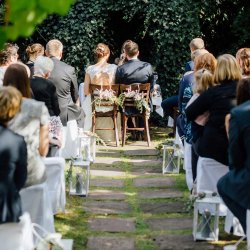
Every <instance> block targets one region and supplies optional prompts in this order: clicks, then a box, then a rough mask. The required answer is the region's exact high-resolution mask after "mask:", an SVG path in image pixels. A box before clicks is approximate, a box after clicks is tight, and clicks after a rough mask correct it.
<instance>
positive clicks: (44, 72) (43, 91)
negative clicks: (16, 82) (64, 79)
mask: <svg viewBox="0 0 250 250" xmlns="http://www.w3.org/2000/svg"><path fill="white" fill-rule="evenodd" d="M53 67H54V63H53V61H52V60H51V59H50V58H48V57H45V56H38V57H37V59H36V61H35V63H34V75H33V77H32V78H31V79H30V87H31V89H32V91H33V95H34V99H36V100H37V101H41V102H44V103H45V105H46V107H47V108H48V111H49V114H50V116H58V115H59V114H60V109H59V104H58V98H57V94H56V87H55V86H54V84H53V83H52V82H51V81H50V80H48V78H49V76H50V73H51V71H52V70H53Z"/></svg>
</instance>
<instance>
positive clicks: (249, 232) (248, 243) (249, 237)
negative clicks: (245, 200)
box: [247, 210, 250, 249]
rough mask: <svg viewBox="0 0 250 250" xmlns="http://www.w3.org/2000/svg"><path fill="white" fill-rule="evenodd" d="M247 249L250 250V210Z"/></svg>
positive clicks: (248, 214)
mask: <svg viewBox="0 0 250 250" xmlns="http://www.w3.org/2000/svg"><path fill="white" fill-rule="evenodd" d="M247 249H250V210H247Z"/></svg>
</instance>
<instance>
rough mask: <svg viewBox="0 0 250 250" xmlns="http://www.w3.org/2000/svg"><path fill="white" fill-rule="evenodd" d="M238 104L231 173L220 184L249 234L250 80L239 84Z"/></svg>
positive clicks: (234, 114)
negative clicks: (247, 217)
mask: <svg viewBox="0 0 250 250" xmlns="http://www.w3.org/2000/svg"><path fill="white" fill-rule="evenodd" d="M237 104H238V105H239V106H237V107H235V108H233V109H232V110H231V112H230V114H231V116H230V124H229V147H228V149H229V150H228V154H229V172H228V173H227V174H226V175H224V176H223V177H222V178H221V179H220V180H219V181H218V184H217V188H218V192H219V194H220V196H221V198H222V199H223V201H224V202H225V204H226V205H227V207H228V208H229V210H230V211H231V212H232V213H233V214H234V216H236V217H237V218H238V219H239V221H240V223H241V225H242V227H243V229H244V231H245V233H246V213H247V210H249V209H250V197H249V186H250V172H249V170H250V148H249V146H248V145H249V142H250V78H245V79H242V80H240V81H239V83H238V87H237Z"/></svg>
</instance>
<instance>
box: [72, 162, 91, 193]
mask: <svg viewBox="0 0 250 250" xmlns="http://www.w3.org/2000/svg"><path fill="white" fill-rule="evenodd" d="M89 177H90V162H89V161H84V160H82V159H80V158H77V159H75V160H72V161H71V165H70V178H69V194H70V195H79V196H85V197H86V196H88V192H89Z"/></svg>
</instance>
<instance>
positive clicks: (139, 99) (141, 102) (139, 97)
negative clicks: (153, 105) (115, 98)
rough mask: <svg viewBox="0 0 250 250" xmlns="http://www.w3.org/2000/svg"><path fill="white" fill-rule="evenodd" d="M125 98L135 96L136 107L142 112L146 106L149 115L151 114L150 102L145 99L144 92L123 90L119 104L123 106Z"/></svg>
mask: <svg viewBox="0 0 250 250" xmlns="http://www.w3.org/2000/svg"><path fill="white" fill-rule="evenodd" d="M125 98H133V99H134V102H135V106H136V108H137V109H138V110H139V111H140V113H142V111H143V109H144V108H145V110H146V112H147V115H148V116H149V114H150V107H149V105H148V102H147V101H146V100H145V98H144V96H143V93H140V92H139V91H138V90H131V89H128V90H127V92H123V93H121V94H120V96H119V105H120V106H121V107H122V105H123V102H124V100H125Z"/></svg>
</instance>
